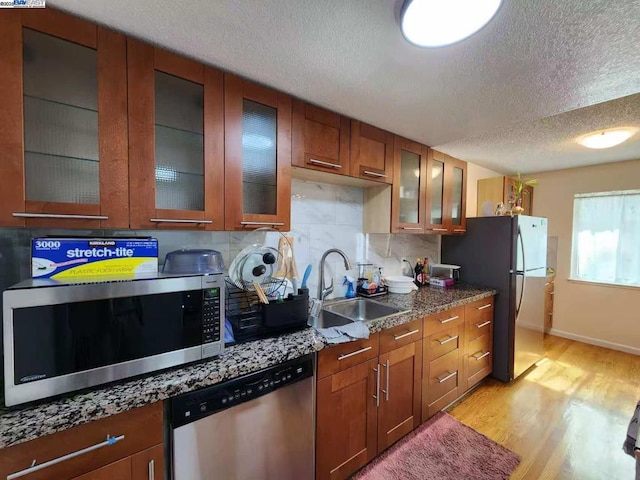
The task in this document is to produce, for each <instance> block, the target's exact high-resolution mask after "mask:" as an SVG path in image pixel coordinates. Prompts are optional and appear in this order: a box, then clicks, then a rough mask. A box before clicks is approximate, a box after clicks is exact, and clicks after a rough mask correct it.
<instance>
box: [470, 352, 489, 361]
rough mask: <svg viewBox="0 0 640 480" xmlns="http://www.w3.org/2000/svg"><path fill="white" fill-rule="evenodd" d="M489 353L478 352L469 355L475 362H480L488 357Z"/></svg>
mask: <svg viewBox="0 0 640 480" xmlns="http://www.w3.org/2000/svg"><path fill="white" fill-rule="evenodd" d="M490 354H491V352H484V353H482V352H478V353H474V354H473V355H471V356H472V357H473V358H475V359H476V360H482V359H483V358H484V357H486V356H488V355H490Z"/></svg>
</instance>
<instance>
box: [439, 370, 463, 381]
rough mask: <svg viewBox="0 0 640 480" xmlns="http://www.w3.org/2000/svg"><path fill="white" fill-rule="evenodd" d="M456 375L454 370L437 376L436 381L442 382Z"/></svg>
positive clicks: (456, 372)
mask: <svg viewBox="0 0 640 480" xmlns="http://www.w3.org/2000/svg"><path fill="white" fill-rule="evenodd" d="M456 375H458V371H457V370H456V371H455V372H451V373H449V374H447V375H445V376H444V377H438V383H444V382H446V381H447V380H449V379H450V378H452V377H455V376H456Z"/></svg>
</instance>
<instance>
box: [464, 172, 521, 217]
mask: <svg viewBox="0 0 640 480" xmlns="http://www.w3.org/2000/svg"><path fill="white" fill-rule="evenodd" d="M515 182H516V179H515V178H511V177H493V178H483V179H481V180H478V206H477V211H476V215H477V216H478V217H490V216H492V215H495V212H496V208H497V207H498V204H499V203H502V204H504V206H505V208H507V209H508V208H509V198H510V197H511V194H512V193H511V192H512V191H513V189H514V188H515ZM522 208H524V212H522V214H523V215H533V186H531V185H525V186H524V189H523V194H522Z"/></svg>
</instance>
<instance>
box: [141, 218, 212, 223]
mask: <svg viewBox="0 0 640 480" xmlns="http://www.w3.org/2000/svg"><path fill="white" fill-rule="evenodd" d="M149 221H150V222H153V223H213V220H198V219H191V218H150V219H149Z"/></svg>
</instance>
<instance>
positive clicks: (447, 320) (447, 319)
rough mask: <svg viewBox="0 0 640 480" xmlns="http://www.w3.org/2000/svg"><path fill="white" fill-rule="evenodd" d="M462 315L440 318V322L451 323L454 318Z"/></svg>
mask: <svg viewBox="0 0 640 480" xmlns="http://www.w3.org/2000/svg"><path fill="white" fill-rule="evenodd" d="M459 318H460V317H459V316H458V315H456V316H455V317H449V318H445V319H444V320H440V323H443V324H444V323H449V322H453V321H454V320H457V319H459Z"/></svg>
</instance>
